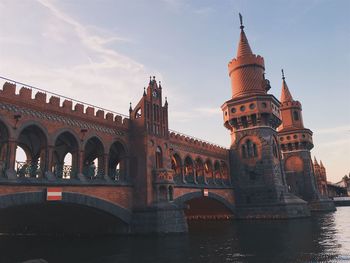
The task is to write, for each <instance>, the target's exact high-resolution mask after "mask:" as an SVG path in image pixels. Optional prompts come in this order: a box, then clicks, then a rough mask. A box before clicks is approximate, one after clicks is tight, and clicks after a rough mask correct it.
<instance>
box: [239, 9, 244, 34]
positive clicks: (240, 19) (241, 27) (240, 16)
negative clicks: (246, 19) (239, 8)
mask: <svg viewBox="0 0 350 263" xmlns="http://www.w3.org/2000/svg"><path fill="white" fill-rule="evenodd" d="M238 14H239V22H240V23H241V26H240V27H239V28H240V29H242V30H243V28H244V26H243V17H242V15H241V13H238Z"/></svg>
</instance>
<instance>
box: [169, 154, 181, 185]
mask: <svg viewBox="0 0 350 263" xmlns="http://www.w3.org/2000/svg"><path fill="white" fill-rule="evenodd" d="M181 165H182V164H181V158H180V156H179V155H178V154H177V153H175V154H173V155H172V156H171V169H173V170H174V172H175V175H174V181H175V182H176V183H180V182H181V178H182V169H181Z"/></svg>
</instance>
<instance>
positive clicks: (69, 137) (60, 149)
mask: <svg viewBox="0 0 350 263" xmlns="http://www.w3.org/2000/svg"><path fill="white" fill-rule="evenodd" d="M69 154H71V160H70V163H65V158H66V156H67V155H69ZM78 160H79V141H78V139H77V137H76V136H75V134H74V133H72V132H71V131H70V130H69V129H65V130H63V131H61V132H60V133H58V134H56V136H55V141H54V150H53V162H52V165H53V167H49V168H48V170H49V171H52V170H53V173H54V174H55V176H56V177H58V178H62V179H71V178H74V177H76V175H77V173H78V167H79V164H78Z"/></svg>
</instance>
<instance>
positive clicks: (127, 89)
mask: <svg viewBox="0 0 350 263" xmlns="http://www.w3.org/2000/svg"><path fill="white" fill-rule="evenodd" d="M57 3H59V2H57ZM28 9H30V10H31V13H30V14H31V15H32V17H28ZM14 12H16V16H17V17H26V19H20V20H17V22H16V23H13V15H12V14H13V13H14ZM0 23H1V24H2V25H3V28H2V30H1V32H0V59H1V61H2V63H1V64H0V72H1V74H2V75H5V76H6V77H9V78H12V79H15V80H17V81H20V82H24V83H28V84H29V85H33V86H37V87H39V88H42V89H47V90H50V91H52V92H56V93H59V94H62V95H65V96H68V97H73V98H75V99H79V100H82V101H86V102H88V103H91V104H95V105H98V106H100V107H104V108H110V109H111V110H114V111H121V112H123V113H127V111H128V103H129V101H133V102H134V103H135V104H136V103H137V101H138V99H140V97H141V96H142V92H143V86H144V85H145V84H146V83H147V79H148V76H149V75H150V74H149V72H152V75H153V74H157V75H158V76H160V74H159V73H158V72H157V71H156V70H151V69H147V68H146V67H145V66H144V65H143V64H142V63H141V62H139V61H136V60H134V59H132V58H130V57H128V56H127V55H125V54H123V53H121V52H119V51H118V43H121V42H123V43H131V42H132V41H133V40H131V39H130V38H128V37H125V36H119V35H117V34H116V33H115V32H113V31H109V30H107V29H101V28H99V27H97V26H90V25H86V24H85V23H82V22H80V21H79V20H77V19H76V18H74V15H68V14H67V13H66V12H64V11H63V10H62V9H60V7H59V5H58V4H56V3H55V2H52V1H48V0H37V1H36V2H29V1H28V2H21V3H19V2H17V1H8V2H6V5H5V4H4V6H3V7H2V9H1V11H0ZM138 91H139V93H138Z"/></svg>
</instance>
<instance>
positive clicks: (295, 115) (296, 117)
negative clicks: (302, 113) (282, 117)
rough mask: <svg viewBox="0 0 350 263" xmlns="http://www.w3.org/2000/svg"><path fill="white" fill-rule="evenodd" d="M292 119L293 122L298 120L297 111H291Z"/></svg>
mask: <svg viewBox="0 0 350 263" xmlns="http://www.w3.org/2000/svg"><path fill="white" fill-rule="evenodd" d="M293 118H294V120H295V121H298V120H299V114H298V112H297V111H293Z"/></svg>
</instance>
